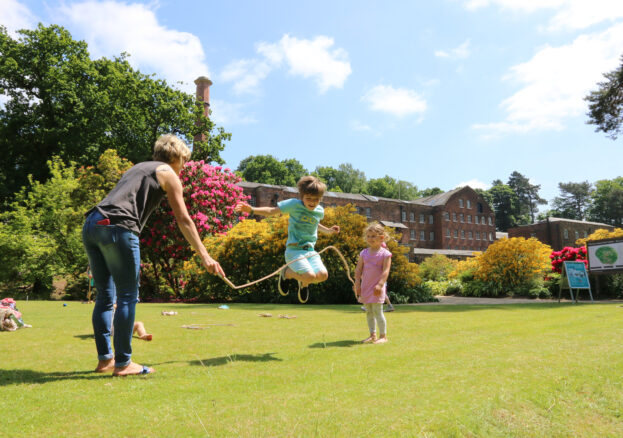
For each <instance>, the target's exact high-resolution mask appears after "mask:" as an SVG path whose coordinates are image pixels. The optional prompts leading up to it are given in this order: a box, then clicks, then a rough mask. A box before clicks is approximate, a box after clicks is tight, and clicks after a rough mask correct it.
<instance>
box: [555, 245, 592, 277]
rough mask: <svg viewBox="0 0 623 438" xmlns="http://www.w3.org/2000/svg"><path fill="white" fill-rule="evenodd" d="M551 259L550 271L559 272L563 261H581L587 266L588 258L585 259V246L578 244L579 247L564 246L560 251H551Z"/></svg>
mask: <svg viewBox="0 0 623 438" xmlns="http://www.w3.org/2000/svg"><path fill="white" fill-rule="evenodd" d="M549 258H550V259H551V260H552V271H554V272H557V273H559V274H560V273H561V272H562V263H563V262H572V261H576V260H577V261H582V262H584V264H585V265H586V267H587V268H588V260H587V259H586V248H585V247H583V246H580V247H579V248H572V247H570V246H565V247H564V248H563V249H561V250H560V251H552V253H551V254H550V255H549Z"/></svg>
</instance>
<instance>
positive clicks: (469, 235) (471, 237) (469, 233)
mask: <svg viewBox="0 0 623 438" xmlns="http://www.w3.org/2000/svg"><path fill="white" fill-rule="evenodd" d="M467 238H468V239H473V238H474V236H473V235H472V232H471V231H468V232H467Z"/></svg>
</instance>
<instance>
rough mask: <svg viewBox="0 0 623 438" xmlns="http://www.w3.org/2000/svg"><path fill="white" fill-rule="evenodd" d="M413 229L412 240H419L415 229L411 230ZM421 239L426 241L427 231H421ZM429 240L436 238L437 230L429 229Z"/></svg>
mask: <svg viewBox="0 0 623 438" xmlns="http://www.w3.org/2000/svg"><path fill="white" fill-rule="evenodd" d="M409 231H411V236H410V237H411V240H417V234H416V231H415V230H409ZM420 240H421V241H426V231H420ZM428 240H430V241H433V240H435V232H434V231H429V232H428Z"/></svg>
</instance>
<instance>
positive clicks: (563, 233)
mask: <svg viewBox="0 0 623 438" xmlns="http://www.w3.org/2000/svg"><path fill="white" fill-rule="evenodd" d="M562 237H564V238H565V239H568V238H569V231H568V230H567V229H566V228H565V229H564V230H562Z"/></svg>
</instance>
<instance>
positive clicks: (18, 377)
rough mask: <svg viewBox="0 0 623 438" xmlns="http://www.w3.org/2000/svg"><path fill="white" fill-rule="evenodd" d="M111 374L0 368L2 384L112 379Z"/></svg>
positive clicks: (0, 381)
mask: <svg viewBox="0 0 623 438" xmlns="http://www.w3.org/2000/svg"><path fill="white" fill-rule="evenodd" d="M111 377H112V376H111V374H97V373H94V372H93V371H71V372H54V373H44V372H41V371H33V370H3V369H0V386H8V385H19V384H22V383H40V384H41V383H48V382H56V381H59V380H93V379H110V378H111Z"/></svg>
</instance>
